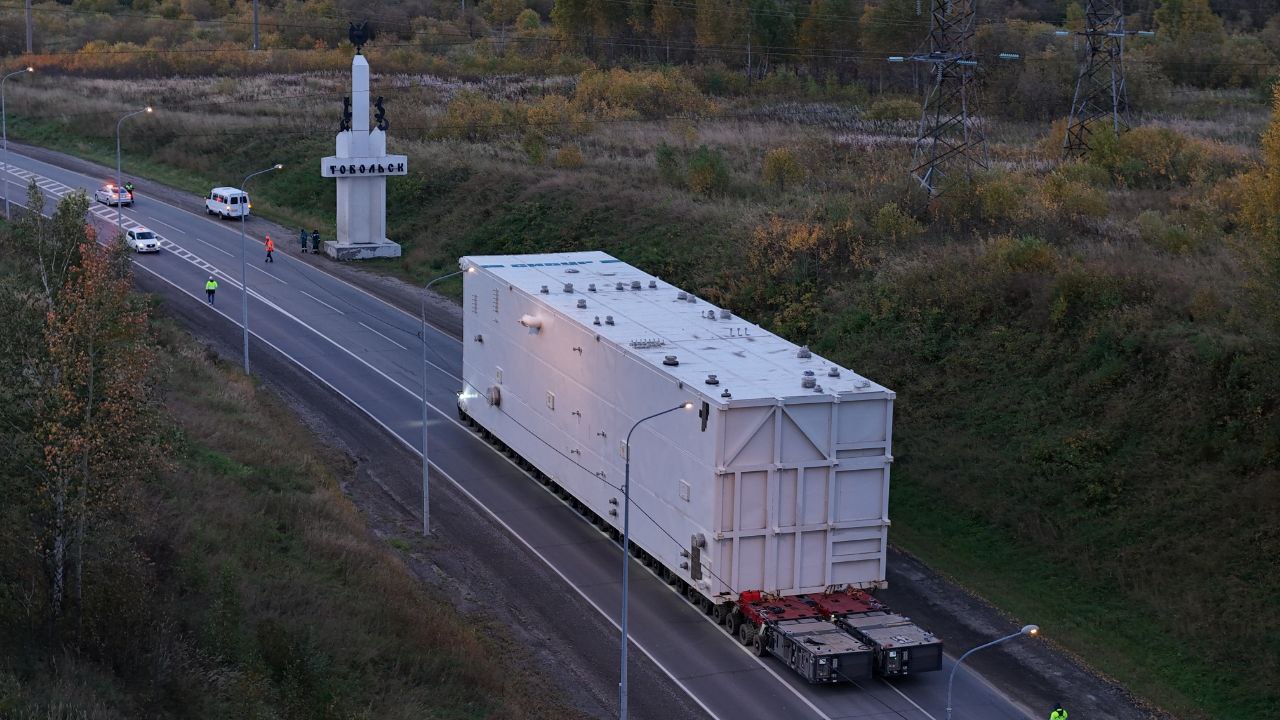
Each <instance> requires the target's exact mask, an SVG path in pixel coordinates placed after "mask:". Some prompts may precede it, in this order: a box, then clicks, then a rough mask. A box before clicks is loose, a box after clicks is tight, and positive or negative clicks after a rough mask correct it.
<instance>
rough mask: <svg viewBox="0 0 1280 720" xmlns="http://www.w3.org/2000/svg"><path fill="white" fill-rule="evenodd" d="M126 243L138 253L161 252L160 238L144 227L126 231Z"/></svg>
mask: <svg viewBox="0 0 1280 720" xmlns="http://www.w3.org/2000/svg"><path fill="white" fill-rule="evenodd" d="M124 241H125V242H126V243H127V244H128V245H129V247H131V248H133V249H134V250H136V251H137V252H140V253H143V252H160V236H159V235H156V234H155V233H153V232H151V231H150V230H148V229H146V228H144V227H136V228H132V229H130V230H126V231H125V233H124Z"/></svg>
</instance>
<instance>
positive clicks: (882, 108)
mask: <svg viewBox="0 0 1280 720" xmlns="http://www.w3.org/2000/svg"><path fill="white" fill-rule="evenodd" d="M863 117H864V118H866V119H867V120H919V119H920V103H918V102H916V101H915V100H908V99H906V98H881V99H879V100H876V101H875V102H873V103H871V107H869V108H867V111H866V113H864V114H863Z"/></svg>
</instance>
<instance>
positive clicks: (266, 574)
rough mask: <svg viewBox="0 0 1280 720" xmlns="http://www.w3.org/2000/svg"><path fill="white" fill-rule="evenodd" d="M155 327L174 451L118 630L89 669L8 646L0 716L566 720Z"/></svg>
mask: <svg viewBox="0 0 1280 720" xmlns="http://www.w3.org/2000/svg"><path fill="white" fill-rule="evenodd" d="M157 329H158V332H159V336H160V342H161V348H162V352H161V370H162V384H163V389H164V397H165V412H166V413H167V415H168V416H169V417H170V418H171V421H172V426H173V428H172V429H173V431H174V433H176V438H177V440H176V448H177V449H178V454H177V460H176V463H175V466H174V467H173V468H172V469H171V471H169V472H166V473H164V475H163V477H162V478H161V479H160V481H159V482H157V483H155V484H153V485H151V486H149V487H147V488H146V490H145V498H144V505H145V507H146V508H147V517H146V519H145V527H144V528H143V529H142V536H141V537H140V538H137V539H136V542H137V544H138V546H139V548H141V549H142V550H141V552H143V553H144V555H145V561H146V562H145V568H146V573H145V574H146V577H145V579H143V580H142V582H141V583H140V584H139V585H137V586H135V587H133V588H132V589H131V590H129V591H128V593H129V594H130V595H131V597H133V599H132V600H130V601H127V602H125V603H124V604H125V605H127V606H128V607H125V608H123V609H122V610H121V612H122V617H124V618H131V619H129V620H128V621H127V622H123V621H122V625H121V627H123V628H124V629H123V630H116V631H107V632H106V635H105V636H104V637H99V638H96V639H95V641H94V642H92V643H91V644H92V645H93V646H94V647H96V648H97V651H96V654H94V655H84V654H77V653H74V652H66V653H60V652H57V651H56V650H54V649H52V648H47V647H45V645H44V638H42V637H31V638H25V639H24V640H23V643H22V646H21V649H19V648H17V647H10V651H11V652H10V653H7V654H6V655H7V656H6V657H5V658H4V660H2V661H0V716H3V717H6V718H37V717H39V718H45V717H84V718H94V719H99V718H101V719H108V718H129V717H156V718H161V717H182V718H203V717H209V718H213V717H236V718H266V717H273V718H308V719H312V718H379V719H382V718H422V717H431V718H457V719H459V720H461V719H463V718H494V717H501V718H518V717H523V718H539V717H541V718H561V717H565V716H566V714H569V715H571V714H572V713H571V711H569V710H567V709H566V708H564V707H562V706H560V705H559V704H558V701H557V700H556V699H555V698H554V697H552V696H551V693H550V691H549V690H548V689H547V688H546V686H545V684H544V683H543V682H541V681H540V680H539V679H538V678H536V677H534V676H532V675H531V674H530V673H529V672H528V671H527V670H525V669H517V666H518V667H520V668H527V663H522V662H520V661H519V658H515V657H512V654H511V651H510V650H509V644H507V645H503V644H502V643H501V642H500V640H499V635H500V630H497V629H495V628H492V627H489V626H488V624H486V623H485V622H484V621H483V619H482V618H472V617H463V616H461V615H459V614H458V613H457V612H456V611H455V610H453V608H452V607H451V606H450V605H449V603H448V601H447V600H446V599H444V598H440V597H433V596H432V595H431V594H430V592H429V591H424V589H423V587H422V586H421V585H420V583H419V582H418V581H416V580H415V579H414V578H413V577H411V576H410V574H409V572H408V571H407V570H406V568H405V567H404V565H403V564H402V563H401V562H400V561H399V560H398V559H397V558H396V556H395V554H394V552H393V551H392V550H390V549H389V548H387V547H386V546H385V545H383V544H382V543H381V542H380V541H379V540H377V539H376V538H374V537H373V536H372V535H371V534H370V531H369V529H368V528H367V527H366V526H365V523H364V519H363V517H362V516H361V514H360V512H359V511H358V510H357V509H356V508H355V507H354V506H353V505H352V503H351V502H350V501H349V500H348V499H347V498H346V496H345V495H344V494H343V493H342V490H341V489H340V488H339V480H340V478H341V477H343V476H344V475H345V474H346V473H348V472H349V471H350V467H349V466H348V465H347V463H346V461H345V459H344V458H342V457H341V456H339V455H338V454H336V453H335V452H333V451H332V450H329V449H327V448H325V447H323V446H322V445H320V444H319V443H317V441H316V439H315V438H314V437H313V436H312V435H311V434H310V433H309V431H308V430H307V429H306V428H305V427H304V426H303V425H302V424H301V423H300V422H299V421H298V419H297V418H296V417H295V416H294V415H293V414H292V413H291V412H290V411H289V410H288V409H287V408H285V407H284V406H283V405H282V404H281V403H280V402H279V400H278V399H277V398H276V397H275V396H274V395H272V394H271V393H270V392H268V391H264V390H263V389H262V388H261V387H259V386H258V385H257V384H256V383H255V382H252V381H250V380H247V379H246V378H245V377H244V376H243V375H241V374H240V373H238V372H236V371H235V369H234V368H233V367H231V366H228V365H223V364H221V363H219V362H216V361H213V360H211V357H210V355H209V354H208V353H207V352H206V351H205V350H204V349H203V348H202V347H201V346H199V345H198V344H197V343H196V342H195V341H194V340H192V339H191V338H190V337H189V336H188V335H186V334H185V333H184V332H182V331H180V330H177V329H176V328H174V327H173V326H172V324H171V323H170V322H168V321H161V322H159V323H158V326H157ZM140 451H145V450H144V449H140ZM397 545H399V546H401V547H402V548H404V549H406V550H409V549H411V548H412V542H405V541H403V540H401V541H397ZM121 592H125V591H124V590H123V589H121ZM135 616H136V617H135ZM14 620H15V621H16V620H17V619H16V618H15V619H14ZM19 624H20V623H19ZM114 632H120V633H123V634H127V637H119V638H117V637H114V636H113V633H114ZM14 640H15V641H17V640H18V638H16V637H15V638H14ZM6 644H7V643H6Z"/></svg>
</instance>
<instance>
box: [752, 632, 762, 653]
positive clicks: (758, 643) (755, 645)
mask: <svg viewBox="0 0 1280 720" xmlns="http://www.w3.org/2000/svg"><path fill="white" fill-rule="evenodd" d="M751 652H753V653H755V655H756V657H764V654H765V646H764V633H763V632H758V633H756V634H755V637H753V638H752V639H751Z"/></svg>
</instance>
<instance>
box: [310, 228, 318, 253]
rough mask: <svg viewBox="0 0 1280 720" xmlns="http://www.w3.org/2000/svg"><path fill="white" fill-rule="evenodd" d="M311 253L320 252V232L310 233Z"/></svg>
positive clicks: (313, 231)
mask: <svg viewBox="0 0 1280 720" xmlns="http://www.w3.org/2000/svg"><path fill="white" fill-rule="evenodd" d="M311 252H313V253H317V252H320V231H319V230H312V231H311Z"/></svg>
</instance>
